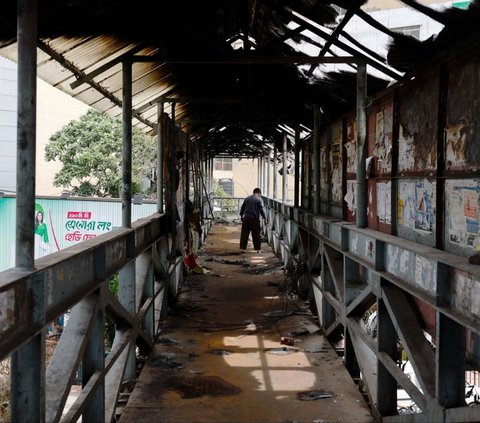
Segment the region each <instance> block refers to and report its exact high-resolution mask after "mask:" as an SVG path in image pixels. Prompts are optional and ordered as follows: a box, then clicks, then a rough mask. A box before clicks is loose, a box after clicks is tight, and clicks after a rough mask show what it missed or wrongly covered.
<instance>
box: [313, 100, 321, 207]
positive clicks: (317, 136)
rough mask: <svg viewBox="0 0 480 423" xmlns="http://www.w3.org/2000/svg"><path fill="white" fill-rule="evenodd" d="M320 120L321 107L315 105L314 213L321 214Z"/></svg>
mask: <svg viewBox="0 0 480 423" xmlns="http://www.w3.org/2000/svg"><path fill="white" fill-rule="evenodd" d="M320 119H321V113H320V108H319V106H317V105H315V106H314V109H313V157H312V161H311V163H312V168H313V175H312V176H313V181H312V183H311V185H312V186H313V208H312V209H313V213H314V214H320Z"/></svg>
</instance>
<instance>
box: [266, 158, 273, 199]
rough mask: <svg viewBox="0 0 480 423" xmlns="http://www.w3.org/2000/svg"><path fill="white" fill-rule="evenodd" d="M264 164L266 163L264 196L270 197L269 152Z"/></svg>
mask: <svg viewBox="0 0 480 423" xmlns="http://www.w3.org/2000/svg"><path fill="white" fill-rule="evenodd" d="M266 162H267V189H266V192H265V193H266V195H267V197H270V170H271V169H270V168H271V167H272V165H271V163H270V150H269V151H268V156H267V157H266Z"/></svg>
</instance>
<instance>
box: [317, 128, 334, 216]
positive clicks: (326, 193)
mask: <svg viewBox="0 0 480 423" xmlns="http://www.w3.org/2000/svg"><path fill="white" fill-rule="evenodd" d="M330 139H331V130H330V128H326V129H325V130H324V132H323V133H322V134H321V136H320V212H321V213H322V214H328V212H329V207H328V205H329V202H330V199H329V198H330V182H329V181H330V171H329V169H330V164H329V160H328V158H329V156H330Z"/></svg>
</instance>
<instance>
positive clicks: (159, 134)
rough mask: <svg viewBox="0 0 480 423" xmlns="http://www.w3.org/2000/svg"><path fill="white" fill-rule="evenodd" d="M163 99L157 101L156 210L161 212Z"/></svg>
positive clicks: (163, 141)
mask: <svg viewBox="0 0 480 423" xmlns="http://www.w3.org/2000/svg"><path fill="white" fill-rule="evenodd" d="M164 105H165V103H164V102H163V100H161V101H159V102H158V103H157V211H158V212H159V213H163V211H164V210H163V177H164V176H163V151H164V145H165V132H164V130H165V128H164V122H163V113H164Z"/></svg>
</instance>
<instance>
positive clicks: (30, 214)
mask: <svg viewBox="0 0 480 423" xmlns="http://www.w3.org/2000/svg"><path fill="white" fill-rule="evenodd" d="M37 7H38V2H37V0H18V1H17V40H18V100H17V169H16V171H17V184H16V186H17V188H16V189H17V204H16V243H15V244H16V245H15V266H16V267H17V268H18V269H22V270H33V269H34V266H35V262H34V260H35V259H34V249H35V244H34V239H35V238H34V213H35V143H36V130H35V127H36V106H37V101H36V100H37V96H36V87H37V72H36V70H37ZM43 287H44V283H43V281H42V280H40V281H38V280H37V281H35V280H33V279H32V280H31V281H29V283H28V290H27V292H25V293H24V295H25V298H24V299H23V300H25V301H27V300H29V299H32V300H33V303H32V310H31V323H32V324H36V325H42V324H44V323H45V322H44V309H45V308H44V307H45V306H44V300H45V290H44V289H42V288H43ZM44 359H45V335H44V331H41V333H40V334H39V335H37V336H35V337H34V338H33V339H31V340H30V341H28V342H27V343H26V344H24V345H22V346H21V347H20V348H18V349H17V350H16V351H15V352H14V353H13V354H12V373H11V374H12V376H11V415H12V417H11V418H12V422H33V421H45V366H44Z"/></svg>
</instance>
